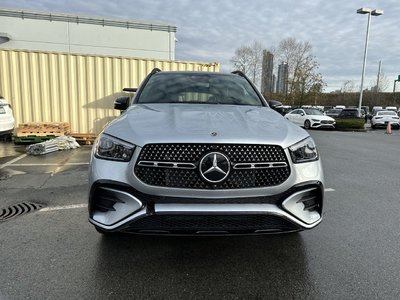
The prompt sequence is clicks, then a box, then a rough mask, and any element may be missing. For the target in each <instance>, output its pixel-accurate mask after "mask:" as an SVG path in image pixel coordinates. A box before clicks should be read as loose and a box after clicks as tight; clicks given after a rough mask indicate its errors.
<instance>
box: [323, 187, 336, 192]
mask: <svg viewBox="0 0 400 300" xmlns="http://www.w3.org/2000/svg"><path fill="white" fill-rule="evenodd" d="M325 192H335V189H332V188H326V189H325Z"/></svg>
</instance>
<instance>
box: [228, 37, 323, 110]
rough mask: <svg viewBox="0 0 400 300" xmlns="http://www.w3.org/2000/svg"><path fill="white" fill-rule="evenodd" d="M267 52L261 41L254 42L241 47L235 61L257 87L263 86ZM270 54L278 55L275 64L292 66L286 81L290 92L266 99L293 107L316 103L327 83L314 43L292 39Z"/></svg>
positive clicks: (237, 51)
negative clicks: (264, 61)
mask: <svg viewBox="0 0 400 300" xmlns="http://www.w3.org/2000/svg"><path fill="white" fill-rule="evenodd" d="M263 50H264V49H263V47H262V45H261V44H260V43H259V42H253V44H252V45H250V46H241V47H239V48H237V49H236V50H235V53H234V56H233V57H232V59H231V63H232V65H233V67H234V68H235V69H237V70H240V71H242V72H243V73H245V74H246V75H247V76H248V77H249V78H250V80H252V81H253V83H255V84H256V85H260V81H261V74H262V59H263ZM268 51H269V52H271V53H272V54H273V55H274V61H275V62H278V63H279V64H280V63H286V64H287V65H288V73H287V77H286V78H285V79H284V80H285V86H286V91H285V92H284V93H283V94H278V93H272V94H269V95H264V96H266V98H268V99H271V98H274V99H279V100H282V101H283V102H284V103H285V104H291V105H301V104H306V103H314V102H315V99H316V98H317V97H318V96H319V95H320V94H321V93H322V92H323V88H324V86H326V84H325V82H324V81H323V79H322V75H321V73H319V72H318V69H319V64H318V62H317V60H316V58H315V56H314V55H313V53H312V45H311V43H310V42H307V41H306V42H303V41H298V40H296V39H295V38H293V37H290V38H286V39H284V40H282V41H281V42H280V43H279V44H278V46H277V47H271V48H270V49H268ZM275 65H277V64H276V63H275ZM275 73H276V72H275Z"/></svg>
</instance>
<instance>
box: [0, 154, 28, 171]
mask: <svg viewBox="0 0 400 300" xmlns="http://www.w3.org/2000/svg"><path fill="white" fill-rule="evenodd" d="M27 156H28V154H22V155H20V156H18V157H16V158H14V159H12V160H10V161H9V162H6V163H5V164H2V165H0V170H1V169H3V168H5V167H8V166H9V165H12V164H13V163H15V162H17V161H19V160H20V159H23V158H24V157H27Z"/></svg>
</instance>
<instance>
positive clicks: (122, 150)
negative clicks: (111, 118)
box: [95, 134, 135, 161]
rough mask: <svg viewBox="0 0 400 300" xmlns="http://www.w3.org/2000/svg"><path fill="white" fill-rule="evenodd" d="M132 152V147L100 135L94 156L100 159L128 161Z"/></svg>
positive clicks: (133, 147) (118, 140) (133, 148)
mask: <svg viewBox="0 0 400 300" xmlns="http://www.w3.org/2000/svg"><path fill="white" fill-rule="evenodd" d="M134 150H135V146H134V145H132V144H129V143H127V142H124V141H122V140H120V139H117V138H115V137H112V136H109V135H106V134H102V135H101V136H100V137H99V139H98V141H97V145H96V152H95V156H96V157H97V158H101V159H110V160H117V161H129V160H130V159H131V157H132V154H133V151H134Z"/></svg>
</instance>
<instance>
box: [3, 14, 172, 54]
mask: <svg viewBox="0 0 400 300" xmlns="http://www.w3.org/2000/svg"><path fill="white" fill-rule="evenodd" d="M175 33H176V27H175V26H172V25H167V24H162V23H156V22H151V23H150V22H142V21H135V20H121V19H109V18H102V17H88V16H78V15H69V14H58V13H48V12H33V11H21V10H15V9H2V8H0V49H14V50H17V49H19V50H31V51H32V50H33V51H46V52H61V53H75V54H93V55H106V56H128V57H138V58H149V59H165V60H175V43H176V39H175Z"/></svg>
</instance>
